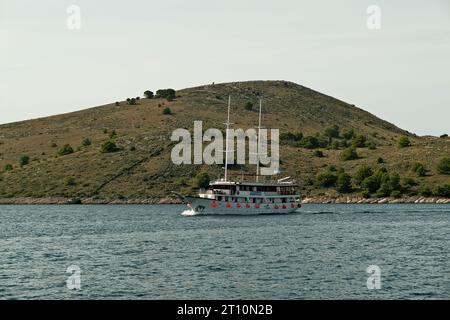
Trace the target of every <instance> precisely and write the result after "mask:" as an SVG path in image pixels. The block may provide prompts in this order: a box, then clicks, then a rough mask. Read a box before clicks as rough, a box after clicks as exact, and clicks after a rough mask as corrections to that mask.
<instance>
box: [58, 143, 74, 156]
mask: <svg viewBox="0 0 450 320" xmlns="http://www.w3.org/2000/svg"><path fill="white" fill-rule="evenodd" d="M71 153H73V148H72V147H71V146H70V144H65V145H64V146H62V148H60V149H59V150H58V155H59V156H65V155H68V154H71Z"/></svg>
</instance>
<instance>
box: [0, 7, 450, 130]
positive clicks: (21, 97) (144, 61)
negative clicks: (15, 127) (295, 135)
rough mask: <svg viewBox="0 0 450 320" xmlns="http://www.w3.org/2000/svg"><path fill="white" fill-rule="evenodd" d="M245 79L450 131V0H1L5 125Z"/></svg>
mask: <svg viewBox="0 0 450 320" xmlns="http://www.w3.org/2000/svg"><path fill="white" fill-rule="evenodd" d="M72 5H75V6H76V8H78V9H79V13H80V14H79V18H80V19H77V17H78V16H77V14H76V11H70V10H69V11H70V12H68V8H70V7H71V6H72ZM373 5H375V6H377V8H378V9H379V11H378V12H379V15H378V13H377V12H374V11H372V10H369V12H368V11H367V10H368V8H369V6H373ZM374 19H375V20H374ZM368 20H369V22H370V23H369V27H368ZM74 21H75V22H74ZM77 21H79V26H80V28H79V29H78V28H76V26H78V24H77ZM68 22H69V25H68ZM378 22H379V23H378ZM74 23H75V24H74ZM74 26H75V28H74ZM373 26H379V28H375V29H374V28H373ZM245 80H288V81H293V82H296V83H298V84H301V85H304V86H306V87H309V88H312V89H314V90H317V91H320V92H322V93H325V94H328V95H331V96H333V97H336V98H338V99H341V100H344V101H346V102H348V103H351V104H355V105H357V106H358V107H361V108H363V109H365V110H367V111H369V112H371V113H373V114H375V115H377V116H378V117H380V118H383V119H385V120H388V121H389V122H392V123H394V124H396V125H397V126H399V127H401V128H403V129H406V130H408V131H410V132H414V133H417V134H419V135H441V134H443V133H450V1H449V0H429V1H420V0H395V1H392V0H371V1H366V0H342V1H334V0H316V1H304V0H277V1H275V0H272V1H267V0H239V1H237V0H227V1H217V0H189V1H186V0H164V1H162V0H159V1H152V0H147V1H144V0H128V1H106V0H96V1H91V0H71V1H66V0H40V1H36V0H34V1H32V0H0V124H2V123H9V122H13V121H19V120H26V119H31V118H37V117H43V116H48V115H54V114H60V113H65V112H70V111H76V110H80V109H85V108H89V107H93V106H96V105H101V104H107V103H111V102H114V101H121V100H124V99H126V98H127V97H134V96H138V95H142V94H143V92H144V91H145V90H147V89H150V90H152V91H155V90H156V89H159V88H166V87H171V88H175V89H182V88H187V87H192V86H198V85H202V84H209V83H212V82H216V83H220V82H231V81H245Z"/></svg>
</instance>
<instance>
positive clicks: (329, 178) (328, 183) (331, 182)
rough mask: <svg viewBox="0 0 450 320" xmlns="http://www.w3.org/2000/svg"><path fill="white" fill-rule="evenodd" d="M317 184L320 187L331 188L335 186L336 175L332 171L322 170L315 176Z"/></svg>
mask: <svg viewBox="0 0 450 320" xmlns="http://www.w3.org/2000/svg"><path fill="white" fill-rule="evenodd" d="M316 181H317V185H318V186H319V187H322V188H331V187H335V186H336V181H337V176H336V175H335V174H333V173H332V172H324V173H321V174H319V175H318V176H317V178H316Z"/></svg>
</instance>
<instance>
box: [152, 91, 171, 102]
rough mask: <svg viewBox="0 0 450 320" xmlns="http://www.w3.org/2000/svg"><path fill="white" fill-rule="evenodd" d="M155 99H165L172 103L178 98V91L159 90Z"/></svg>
mask: <svg viewBox="0 0 450 320" xmlns="http://www.w3.org/2000/svg"><path fill="white" fill-rule="evenodd" d="M155 98H157V99H159V98H164V99H167V100H168V101H172V100H174V99H175V98H176V91H175V90H174V89H159V90H157V91H156V96H155Z"/></svg>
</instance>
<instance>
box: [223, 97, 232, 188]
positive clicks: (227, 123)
mask: <svg viewBox="0 0 450 320" xmlns="http://www.w3.org/2000/svg"><path fill="white" fill-rule="evenodd" d="M230 108H231V95H229V96H228V118H227V122H226V123H225V124H226V126H227V131H226V138H225V179H224V180H225V182H226V181H227V178H228V131H229V129H230V124H232V123H230Z"/></svg>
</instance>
